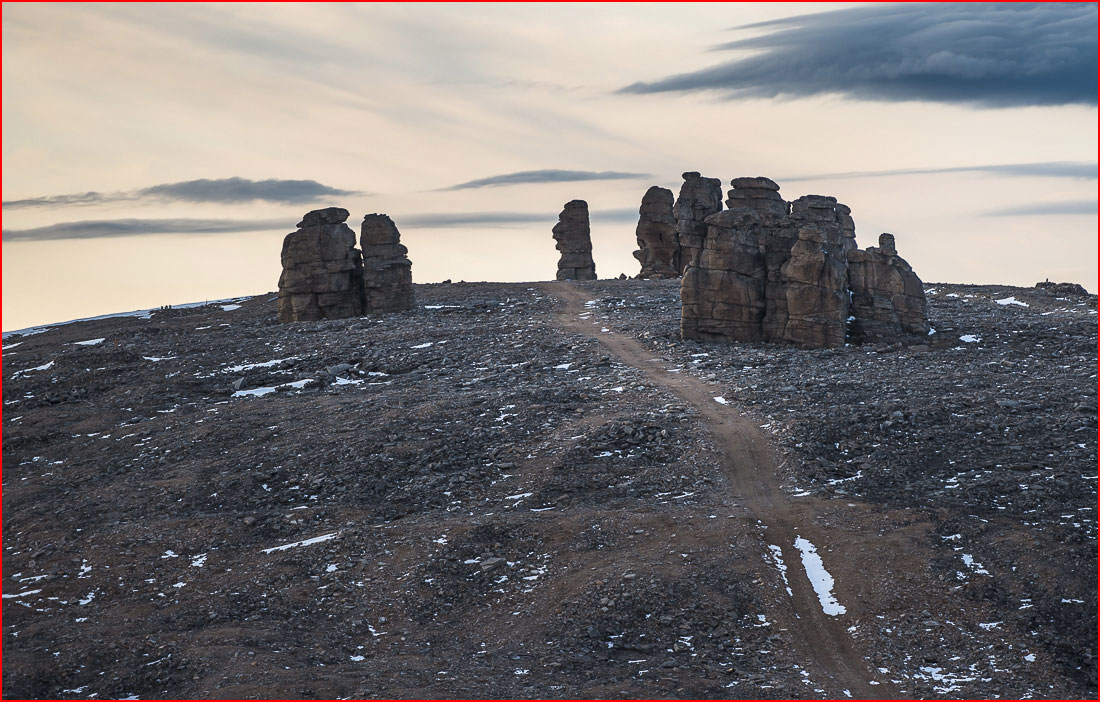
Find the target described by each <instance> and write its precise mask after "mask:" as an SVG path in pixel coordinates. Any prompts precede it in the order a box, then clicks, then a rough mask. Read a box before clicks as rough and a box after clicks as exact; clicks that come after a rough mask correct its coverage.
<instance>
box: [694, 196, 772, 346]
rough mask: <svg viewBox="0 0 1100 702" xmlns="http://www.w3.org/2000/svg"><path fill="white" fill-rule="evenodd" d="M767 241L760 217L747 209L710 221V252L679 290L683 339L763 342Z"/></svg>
mask: <svg viewBox="0 0 1100 702" xmlns="http://www.w3.org/2000/svg"><path fill="white" fill-rule="evenodd" d="M765 235H766V230H765V229H764V227H763V226H762V225H761V222H760V215H758V214H757V213H756V212H755V211H753V210H750V209H747V208H744V207H739V208H737V209H736V210H726V211H724V212H718V213H715V214H713V215H711V216H709V217H707V237H706V240H705V242H704V243H705V247H704V248H702V249H701V251H700V253H699V256H698V259H697V261H696V264H697V265H693V266H689V267H688V269H687V270H686V271H684V279H683V282H682V283H681V286H680V301H681V303H682V312H681V318H680V319H681V322H680V324H681V333H682V335H683V338H685V339H700V340H703V341H730V340H737V341H763V340H764V331H763V326H762V325H761V321H762V320H763V318H764V283H765V280H766V277H767V268H766V266H765V263H764V241H765Z"/></svg>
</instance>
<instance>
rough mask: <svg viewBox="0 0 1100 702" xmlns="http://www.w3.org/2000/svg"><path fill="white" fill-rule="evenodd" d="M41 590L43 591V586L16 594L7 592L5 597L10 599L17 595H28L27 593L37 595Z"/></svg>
mask: <svg viewBox="0 0 1100 702" xmlns="http://www.w3.org/2000/svg"><path fill="white" fill-rule="evenodd" d="M39 592H42V589H41V588H39V589H38V590H24V591H23V592H20V593H17V594H14V595H8V594H5V595H4V599H5V600H10V599H13V598H16V597H26V596H27V595H35V594H37V593H39Z"/></svg>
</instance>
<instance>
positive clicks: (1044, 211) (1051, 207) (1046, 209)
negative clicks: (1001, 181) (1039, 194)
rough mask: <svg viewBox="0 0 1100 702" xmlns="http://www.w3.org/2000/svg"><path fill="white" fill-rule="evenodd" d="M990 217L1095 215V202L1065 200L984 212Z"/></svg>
mask: <svg viewBox="0 0 1100 702" xmlns="http://www.w3.org/2000/svg"><path fill="white" fill-rule="evenodd" d="M986 214H987V215H989V216H992V217H1030V216H1037V215H1041V216H1054V215H1093V216H1095V215H1096V200H1067V201H1064V202H1037V203H1032V204H1028V205H1018V206H1016V207H1006V208H1004V209H1000V210H993V211H992V212H986Z"/></svg>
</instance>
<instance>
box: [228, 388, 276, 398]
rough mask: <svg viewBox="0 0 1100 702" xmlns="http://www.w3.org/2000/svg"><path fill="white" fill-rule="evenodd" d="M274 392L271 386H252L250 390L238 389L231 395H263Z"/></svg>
mask: <svg viewBox="0 0 1100 702" xmlns="http://www.w3.org/2000/svg"><path fill="white" fill-rule="evenodd" d="M273 392H275V388H273V387H263V388H252V389H251V390H238V391H237V392H235V393H233V395H232V397H263V396H264V395H268V394H271V393H273Z"/></svg>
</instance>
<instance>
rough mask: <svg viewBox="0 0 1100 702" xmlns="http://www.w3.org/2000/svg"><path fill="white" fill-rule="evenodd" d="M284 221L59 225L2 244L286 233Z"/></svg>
mask: <svg viewBox="0 0 1100 702" xmlns="http://www.w3.org/2000/svg"><path fill="white" fill-rule="evenodd" d="M292 227H293V225H288V220H285V219H281V220H265V221H243V220H232V219H94V220H84V221H80V222H61V223H59V224H51V225H49V226H46V227H35V228H33V229H8V230H4V232H3V239H4V243H8V242H13V241H53V240H57V239H97V238H102V237H116V236H141V235H144V234H232V233H236V232H256V231H264V230H270V229H274V230H285V231H290V229H291V228H292Z"/></svg>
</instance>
